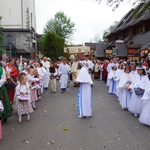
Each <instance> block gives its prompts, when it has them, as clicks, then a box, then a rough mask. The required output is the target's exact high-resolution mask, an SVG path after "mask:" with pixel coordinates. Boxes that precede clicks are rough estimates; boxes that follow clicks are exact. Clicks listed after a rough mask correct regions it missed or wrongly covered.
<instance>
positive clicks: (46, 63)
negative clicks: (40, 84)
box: [41, 57, 50, 90]
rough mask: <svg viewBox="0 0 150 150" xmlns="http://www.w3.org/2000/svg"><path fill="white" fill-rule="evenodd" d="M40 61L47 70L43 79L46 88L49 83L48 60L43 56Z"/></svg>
mask: <svg viewBox="0 0 150 150" xmlns="http://www.w3.org/2000/svg"><path fill="white" fill-rule="evenodd" d="M41 63H42V64H43V67H44V68H45V69H46V71H47V75H46V76H45V80H44V89H46V90H47V89H48V84H49V80H50V79H49V67H50V62H49V61H47V57H44V58H43V60H42V61H41Z"/></svg>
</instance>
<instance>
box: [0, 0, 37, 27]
mask: <svg viewBox="0 0 150 150" xmlns="http://www.w3.org/2000/svg"><path fill="white" fill-rule="evenodd" d="M27 9H29V16H28V17H29V18H28V21H29V24H28V23H27V12H26V11H27ZM31 13H32V27H34V28H35V29H36V19H35V0H0V16H2V21H1V25H2V26H3V27H4V28H17V29H27V28H28V27H29V28H30V27H31ZM28 25H29V26H28Z"/></svg>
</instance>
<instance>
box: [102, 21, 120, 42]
mask: <svg viewBox="0 0 150 150" xmlns="http://www.w3.org/2000/svg"><path fill="white" fill-rule="evenodd" d="M117 24H118V22H117V21H114V23H113V24H112V25H110V27H109V28H108V29H106V30H105V31H104V32H103V37H102V41H103V42H104V43H108V39H107V35H108V34H109V33H111V32H112V31H113V30H114V28H115V27H116V25H117Z"/></svg>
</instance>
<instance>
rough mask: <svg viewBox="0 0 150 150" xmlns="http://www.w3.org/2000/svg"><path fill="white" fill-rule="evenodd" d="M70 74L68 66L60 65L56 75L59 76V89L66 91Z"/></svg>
mask: <svg viewBox="0 0 150 150" xmlns="http://www.w3.org/2000/svg"><path fill="white" fill-rule="evenodd" d="M69 72H70V66H69V65H68V64H63V63H62V64H60V66H59V68H58V73H59V75H61V76H60V88H61V89H66V88H67V83H68V74H69Z"/></svg>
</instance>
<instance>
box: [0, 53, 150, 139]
mask: <svg viewBox="0 0 150 150" xmlns="http://www.w3.org/2000/svg"><path fill="white" fill-rule="evenodd" d="M148 74H149V67H148V63H146V62H145V60H143V61H139V62H137V61H133V60H130V59H128V60H125V59H119V58H116V57H114V58H111V59H110V60H108V59H107V60H93V61H92V60H90V57H89V54H87V53H85V55H84V56H83V58H82V59H79V58H78V57H75V58H74V59H71V60H70V61H68V60H67V59H66V58H63V59H61V60H58V61H52V60H51V59H50V58H47V57H43V58H41V59H37V58H36V59H25V58H20V59H14V58H11V59H9V60H6V59H4V58H3V59H2V58H1V60H0V139H2V125H1V123H2V124H4V123H5V122H7V119H8V118H9V117H11V116H12V115H13V106H14V105H15V106H17V107H16V109H17V114H18V123H19V124H21V123H23V117H22V116H24V115H26V120H27V121H30V119H32V116H31V113H34V111H36V109H37V107H36V102H37V101H39V100H40V99H42V95H43V94H44V90H46V91H49V92H51V93H52V94H54V93H57V92H61V93H62V94H63V93H64V94H65V93H66V90H67V88H69V83H70V80H72V83H71V84H72V85H73V86H74V87H78V88H79V89H78V92H77V93H76V95H77V99H78V101H77V106H78V117H79V118H89V117H91V116H92V96H93V95H92V90H93V88H92V87H93V86H94V82H99V81H103V82H105V83H106V86H108V93H109V94H113V95H116V97H117V99H118V102H119V105H120V107H121V108H122V109H123V110H128V111H129V112H131V113H133V114H134V116H138V117H139V121H140V122H141V123H143V124H146V125H149V126H150V113H149V111H150V103H149V102H150V94H149V91H150V83H149V76H148ZM57 81H58V82H57ZM57 83H59V84H60V89H57ZM99 83H100V82H99ZM66 94H67V93H66Z"/></svg>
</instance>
